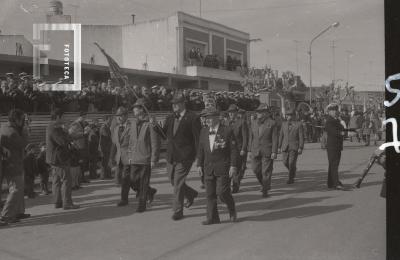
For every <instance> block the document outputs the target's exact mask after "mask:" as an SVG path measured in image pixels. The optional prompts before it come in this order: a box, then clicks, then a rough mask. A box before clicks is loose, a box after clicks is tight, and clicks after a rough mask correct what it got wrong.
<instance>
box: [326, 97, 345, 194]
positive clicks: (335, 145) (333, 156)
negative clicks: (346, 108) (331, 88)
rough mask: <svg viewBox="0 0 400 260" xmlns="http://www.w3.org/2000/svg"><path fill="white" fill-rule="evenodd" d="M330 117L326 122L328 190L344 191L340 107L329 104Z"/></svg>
mask: <svg viewBox="0 0 400 260" xmlns="http://www.w3.org/2000/svg"><path fill="white" fill-rule="evenodd" d="M327 111H328V116H327V118H326V122H325V131H326V133H327V143H326V150H327V153H328V163H329V166H328V188H333V189H343V186H342V183H341V182H340V180H339V164H340V157H341V155H342V150H343V136H344V128H343V126H342V124H341V123H340V120H339V118H338V117H339V106H338V105H337V104H329V105H328V107H327Z"/></svg>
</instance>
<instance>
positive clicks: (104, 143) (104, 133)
mask: <svg viewBox="0 0 400 260" xmlns="http://www.w3.org/2000/svg"><path fill="white" fill-rule="evenodd" d="M111 145H112V140H111V128H110V126H109V125H107V124H104V125H102V126H101V127H100V141H99V148H100V151H101V153H102V154H103V156H104V155H109V154H110V151H111Z"/></svg>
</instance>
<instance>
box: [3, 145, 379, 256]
mask: <svg viewBox="0 0 400 260" xmlns="http://www.w3.org/2000/svg"><path fill="white" fill-rule="evenodd" d="M375 149H376V147H373V146H369V147H365V146H362V145H361V144H358V143H348V142H346V144H345V149H344V151H343V153H342V161H341V164H340V178H341V180H342V182H343V183H344V184H345V185H346V187H347V190H346V191H339V190H329V189H327V187H326V179H327V168H328V165H327V155H326V151H325V150H321V149H320V145H319V144H306V147H305V150H304V152H303V155H301V156H300V157H299V160H298V173H297V179H296V183H295V184H293V185H287V184H286V181H287V172H286V169H285V168H284V166H283V164H282V162H281V161H280V157H278V160H276V161H275V163H274V172H273V178H272V191H271V196H270V197H269V198H262V197H261V193H260V186H259V184H258V182H257V180H256V178H255V176H254V174H253V173H252V171H251V169H248V170H247V171H246V175H245V179H244V180H243V183H242V186H241V190H240V193H238V194H235V195H234V198H235V201H236V207H237V211H238V220H239V221H238V222H237V223H230V222H228V219H229V214H228V212H227V209H226V207H225V206H224V205H223V204H221V203H219V209H220V217H221V221H222V222H223V223H222V224H219V225H211V226H203V225H201V221H203V220H205V196H204V190H200V180H199V177H198V175H197V173H196V171H195V167H193V169H192V172H191V173H190V175H189V178H188V184H189V185H191V186H192V187H194V188H195V189H197V190H198V191H199V192H200V194H199V197H198V199H197V200H196V201H195V203H194V205H193V206H192V207H191V208H190V209H185V212H184V214H185V218H184V219H183V220H181V221H177V222H175V221H173V220H172V219H171V214H172V212H171V203H172V196H171V194H172V187H171V185H170V183H169V181H168V179H167V176H166V173H165V167H164V166H165V162H164V163H161V166H160V167H159V168H157V169H155V170H154V171H153V173H152V178H151V185H152V186H153V187H155V188H157V189H158V193H157V195H156V198H155V201H154V202H153V205H152V208H151V209H149V210H148V211H146V212H144V213H135V209H136V206H137V201H136V199H135V196H134V194H132V193H131V194H130V203H129V205H128V206H126V207H122V208H121V207H116V203H117V202H118V200H119V192H120V190H119V188H118V187H117V186H116V185H115V184H114V183H113V182H112V181H111V180H106V181H102V180H95V181H92V182H91V183H90V184H87V185H84V188H82V189H80V190H79V191H74V192H73V200H74V202H75V203H76V204H80V205H81V208H80V209H78V210H70V211H64V210H59V209H54V207H53V204H51V197H50V196H39V197H37V198H35V199H27V200H26V212H27V213H30V214H32V217H31V218H29V219H26V220H22V221H21V222H20V223H17V224H13V225H10V226H9V227H6V228H2V229H0V236H1V242H0V259H1V260H8V259H10V260H14V259H27V260H34V259H35V260H36V259H37V260H47V259H49V260H55V259H57V260H58V259H71V260H76V259H107V260H108V259H110V260H113V259H117V260H126V259H129V260H132V259H135V260H136V259H139V260H141V259H183V260H188V259H191V260H194V259H246V260H250V259H263V260H265V259H272V260H291V259H293V260H314V259H315V260H322V259H324V260H336V259H337V260H339V259H340V260H342V259H343V260H353V259H360V260H369V259H371V260H372V259H373V260H376V259H385V244H386V240H385V199H383V198H381V197H380V196H379V193H380V189H381V183H382V180H383V173H384V171H383V169H382V167H380V166H378V165H374V166H373V167H372V168H371V170H370V173H369V175H368V176H367V178H366V179H365V181H364V183H363V184H362V185H361V188H360V189H355V190H352V189H351V184H352V183H353V182H354V181H355V180H356V179H357V177H359V176H360V174H361V173H362V170H363V169H364V167H365V166H366V165H367V163H368V160H369V158H370V156H371V154H372V153H373V151H374V150H375ZM248 166H250V164H248Z"/></svg>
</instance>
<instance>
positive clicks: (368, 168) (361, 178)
mask: <svg viewBox="0 0 400 260" xmlns="http://www.w3.org/2000/svg"><path fill="white" fill-rule="evenodd" d="M376 159H378V157H377V156H376V155H375V154H374V155H373V156H371V158H370V159H369V162H368V165H367V167H365V169H364V170H363V174H362V175H361V177H359V178H358V179H357V181H356V182H355V183H354V184H353V187H354V188H357V189H359V188H360V186H361V183H362V181H363V180H364V178H365V177H366V176H367V174H368V172H369V170H370V169H371V167H372V165H374V163H375V161H376Z"/></svg>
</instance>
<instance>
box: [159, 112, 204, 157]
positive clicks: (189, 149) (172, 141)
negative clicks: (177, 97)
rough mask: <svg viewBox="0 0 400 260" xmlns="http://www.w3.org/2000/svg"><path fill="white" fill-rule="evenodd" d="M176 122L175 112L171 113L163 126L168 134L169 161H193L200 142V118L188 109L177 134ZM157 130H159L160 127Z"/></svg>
mask: <svg viewBox="0 0 400 260" xmlns="http://www.w3.org/2000/svg"><path fill="white" fill-rule="evenodd" d="M174 123H175V116H174V114H172V115H169V116H168V117H167V118H166V120H165V124H164V127H163V132H164V134H165V135H166V136H167V162H169V163H173V162H177V163H181V162H190V161H191V162H193V161H194V159H195V158H196V152H197V147H198V143H199V134H200V129H201V123H200V119H199V117H198V116H197V115H196V114H195V113H193V112H190V111H187V110H186V112H185V114H184V115H183V117H182V118H181V119H180V123H179V126H178V129H177V131H176V133H175V135H174V134H173V131H174V130H173V129H174ZM155 130H156V131H159V128H155Z"/></svg>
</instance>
